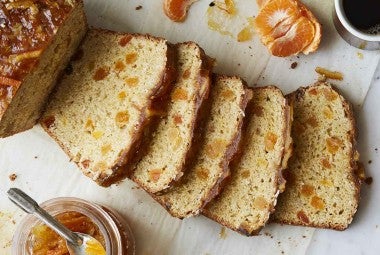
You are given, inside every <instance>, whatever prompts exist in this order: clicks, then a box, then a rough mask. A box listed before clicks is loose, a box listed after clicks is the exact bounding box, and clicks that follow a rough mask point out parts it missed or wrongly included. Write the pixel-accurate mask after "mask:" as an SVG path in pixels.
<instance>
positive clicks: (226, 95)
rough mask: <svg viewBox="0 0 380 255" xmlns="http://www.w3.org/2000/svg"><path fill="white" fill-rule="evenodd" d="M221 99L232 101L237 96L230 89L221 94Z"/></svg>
mask: <svg viewBox="0 0 380 255" xmlns="http://www.w3.org/2000/svg"><path fill="white" fill-rule="evenodd" d="M220 95H221V97H223V98H224V99H227V100H232V99H233V98H234V97H235V94H234V92H233V91H232V90H230V89H225V90H223V91H222V93H220Z"/></svg>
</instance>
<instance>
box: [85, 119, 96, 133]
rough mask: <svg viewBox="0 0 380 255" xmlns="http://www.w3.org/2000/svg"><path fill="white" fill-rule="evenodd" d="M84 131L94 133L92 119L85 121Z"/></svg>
mask: <svg viewBox="0 0 380 255" xmlns="http://www.w3.org/2000/svg"><path fill="white" fill-rule="evenodd" d="M84 129H85V130H86V131H88V132H92V131H94V129H95V125H94V122H93V121H92V119H90V118H89V119H87V121H86V124H85V125H84Z"/></svg>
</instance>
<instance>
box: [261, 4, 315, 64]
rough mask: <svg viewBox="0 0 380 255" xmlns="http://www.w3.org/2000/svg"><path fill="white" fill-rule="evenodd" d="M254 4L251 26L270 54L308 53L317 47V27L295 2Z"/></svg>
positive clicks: (310, 15)
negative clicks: (252, 25) (255, 5)
mask: <svg viewBox="0 0 380 255" xmlns="http://www.w3.org/2000/svg"><path fill="white" fill-rule="evenodd" d="M258 4H259V6H260V7H261V9H260V11H259V13H258V15H257V16H256V18H255V21H254V27H255V29H256V32H257V33H258V34H259V35H260V38H261V41H262V42H263V44H264V45H265V46H267V47H268V49H269V51H270V52H271V53H272V55H274V56H280V57H286V56H291V55H295V54H298V53H300V52H303V53H304V54H308V53H310V52H313V51H315V50H316V49H317V48H318V46H319V43H320V38H321V26H320V24H319V22H318V20H317V19H316V18H315V17H314V15H313V14H312V13H311V12H310V11H309V10H308V9H307V8H306V7H305V6H304V5H303V4H302V3H300V2H299V1H298V0H258Z"/></svg>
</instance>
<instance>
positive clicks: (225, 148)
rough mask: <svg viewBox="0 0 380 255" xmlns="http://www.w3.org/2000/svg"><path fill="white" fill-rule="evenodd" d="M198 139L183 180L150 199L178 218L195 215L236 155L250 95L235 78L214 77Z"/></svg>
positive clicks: (224, 176)
mask: <svg viewBox="0 0 380 255" xmlns="http://www.w3.org/2000/svg"><path fill="white" fill-rule="evenodd" d="M210 94H211V95H210V101H209V104H210V106H209V109H210V111H209V112H208V113H207V114H206V116H207V118H205V123H204V128H203V131H202V139H200V140H199V142H197V144H198V146H199V147H198V149H197V154H196V155H195V158H194V160H193V162H192V163H191V164H190V165H189V166H188V168H187V169H186V171H185V174H184V176H183V177H182V178H181V180H180V182H179V183H176V184H175V185H174V186H173V187H171V188H170V189H169V190H168V191H167V192H166V193H165V194H161V195H158V196H154V198H155V199H156V200H157V201H158V202H159V203H161V204H162V205H163V206H164V207H165V208H166V209H167V210H168V212H169V213H170V214H171V215H173V216H175V217H178V218H185V217H189V216H193V215H196V214H198V213H199V212H200V211H201V209H202V208H203V207H204V206H205V205H206V204H207V203H208V201H210V200H211V199H212V198H213V197H214V196H215V195H217V194H218V193H219V186H220V184H221V182H222V181H223V180H224V178H226V177H227V176H228V175H229V162H230V161H231V159H232V157H233V156H234V154H235V153H236V151H237V147H238V143H239V140H240V135H241V126H242V124H243V118H244V111H245V107H246V105H247V103H248V101H249V100H250V98H251V96H252V93H251V91H250V90H249V89H247V88H246V86H245V85H244V82H243V81H242V80H241V79H240V78H238V77H227V76H216V77H215V78H214V81H213V85H212V89H211V93H210Z"/></svg>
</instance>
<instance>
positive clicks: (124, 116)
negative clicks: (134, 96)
mask: <svg viewBox="0 0 380 255" xmlns="http://www.w3.org/2000/svg"><path fill="white" fill-rule="evenodd" d="M115 121H116V125H117V126H118V127H119V128H123V127H125V126H126V125H127V123H128V121H129V112H128V111H124V112H118V113H117V114H116V116H115Z"/></svg>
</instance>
